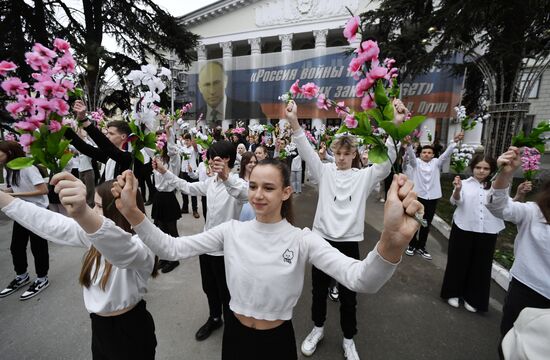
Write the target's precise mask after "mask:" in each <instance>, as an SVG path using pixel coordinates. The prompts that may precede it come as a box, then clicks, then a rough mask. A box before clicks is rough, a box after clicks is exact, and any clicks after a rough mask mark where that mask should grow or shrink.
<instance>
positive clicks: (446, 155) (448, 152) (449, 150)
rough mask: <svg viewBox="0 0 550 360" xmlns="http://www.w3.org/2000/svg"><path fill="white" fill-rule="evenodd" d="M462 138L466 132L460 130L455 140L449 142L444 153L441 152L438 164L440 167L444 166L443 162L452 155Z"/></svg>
mask: <svg viewBox="0 0 550 360" xmlns="http://www.w3.org/2000/svg"><path fill="white" fill-rule="evenodd" d="M462 139H464V133H463V132H460V133H458V134H456V135H455V137H454V139H453V141H451V142H450V143H449V145H448V146H447V149H445V151H444V152H443V154H441V155H440V156H439V158H438V160H439V161H438V163H437V165H438V166H439V167H441V166H443V163H444V162H445V161H446V160H447V159H448V158H450V157H451V154H452V153H453V150H454V149H455V148H456V145H457V143H458V142H459V141H461V140H462Z"/></svg>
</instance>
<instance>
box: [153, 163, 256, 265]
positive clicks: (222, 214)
mask: <svg viewBox="0 0 550 360" xmlns="http://www.w3.org/2000/svg"><path fill="white" fill-rule="evenodd" d="M160 176H161V177H162V178H163V179H162V181H164V182H165V183H166V184H167V186H173V187H174V188H175V189H177V190H179V191H182V192H184V193H185V194H188V195H192V196H206V208H207V209H208V211H207V212H206V222H205V224H204V230H205V231H206V230H209V229H211V228H213V227H214V226H216V225H219V224H221V223H224V222H226V221H229V220H231V219H235V220H238V219H239V215H240V213H241V207H242V205H243V203H244V202H245V201H247V200H246V199H244V197H242V198H241V199H238V197H239V196H237V197H233V196H231V195H230V194H229V189H228V188H227V189H226V186H229V187H231V184H238V183H241V182H245V181H244V180H243V179H241V178H239V176H238V175H237V174H229V179H228V181H226V183H228V184H227V185H226V184H224V182H223V181H220V180H219V179H218V177H217V175H214V176H211V177H209V178H208V179H206V180H205V181H199V182H194V183H190V182H187V181H185V180H183V179H180V178H179V177H177V176H176V175H174V174H173V173H172V172H170V171H167V172H165V173H164V174H162V175H160ZM245 183H246V182H245ZM243 186H246V185H243ZM208 254H209V255H214V256H223V251H216V252H213V253H208Z"/></svg>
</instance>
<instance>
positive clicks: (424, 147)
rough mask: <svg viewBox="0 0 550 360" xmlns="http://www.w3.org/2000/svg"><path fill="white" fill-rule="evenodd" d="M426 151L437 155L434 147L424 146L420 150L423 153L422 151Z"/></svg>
mask: <svg viewBox="0 0 550 360" xmlns="http://www.w3.org/2000/svg"><path fill="white" fill-rule="evenodd" d="M426 149H430V150H431V151H432V152H433V153H434V154H435V149H434V147H433V145H424V146H422V147H421V148H420V152H422V150H426Z"/></svg>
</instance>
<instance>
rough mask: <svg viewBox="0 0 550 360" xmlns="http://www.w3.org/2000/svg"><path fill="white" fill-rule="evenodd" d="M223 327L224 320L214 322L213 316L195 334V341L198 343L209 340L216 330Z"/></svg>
mask: <svg viewBox="0 0 550 360" xmlns="http://www.w3.org/2000/svg"><path fill="white" fill-rule="evenodd" d="M222 325H223V320H222V319H218V320H214V318H212V317H211V316H210V317H208V320H206V323H205V324H204V325H203V326H201V327H200V329H199V330H198V331H197V333H196V334H195V339H197V341H203V340H206V339H208V337H209V336H210V334H212V332H213V331H214V330H216V329H219V328H220V327H221V326H222Z"/></svg>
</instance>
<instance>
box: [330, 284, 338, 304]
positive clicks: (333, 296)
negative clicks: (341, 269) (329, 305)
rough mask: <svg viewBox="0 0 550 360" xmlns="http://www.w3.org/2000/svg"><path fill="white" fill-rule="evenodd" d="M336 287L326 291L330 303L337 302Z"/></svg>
mask: <svg viewBox="0 0 550 360" xmlns="http://www.w3.org/2000/svg"><path fill="white" fill-rule="evenodd" d="M338 297H339V294H338V286H333V287H331V288H329V289H328V298H329V299H330V300H332V301H338Z"/></svg>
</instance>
